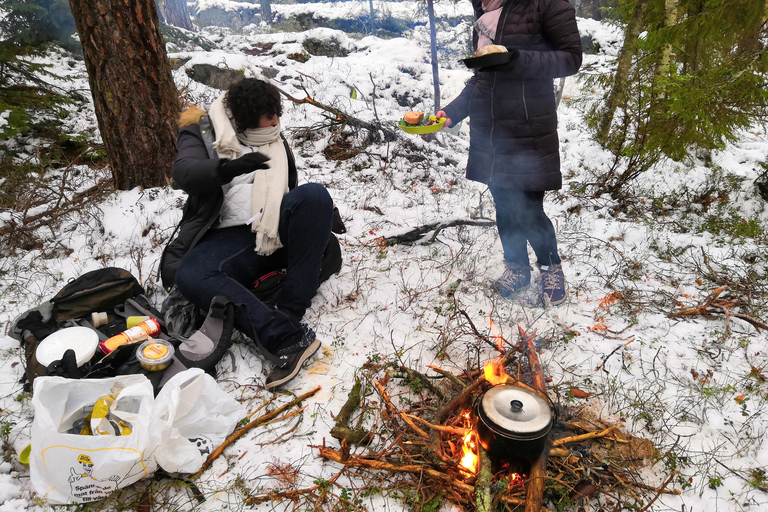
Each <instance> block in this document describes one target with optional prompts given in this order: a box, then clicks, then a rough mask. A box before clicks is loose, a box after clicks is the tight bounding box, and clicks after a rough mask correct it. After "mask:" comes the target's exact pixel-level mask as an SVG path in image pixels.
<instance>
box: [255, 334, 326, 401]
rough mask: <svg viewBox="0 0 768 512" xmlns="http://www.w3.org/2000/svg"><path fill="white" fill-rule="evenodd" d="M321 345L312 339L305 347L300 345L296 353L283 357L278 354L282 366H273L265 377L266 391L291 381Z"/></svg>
mask: <svg viewBox="0 0 768 512" xmlns="http://www.w3.org/2000/svg"><path fill="white" fill-rule="evenodd" d="M308 341H309V340H308ZM321 345H322V343H321V342H320V340H318V339H317V338H314V340H312V341H309V343H308V344H306V346H305V344H304V343H302V344H301V345H300V346H301V348H300V349H299V350H298V351H296V352H291V353H289V354H285V355H280V354H279V353H278V356H279V357H280V360H281V361H283V364H282V365H280V366H275V367H274V368H273V369H272V371H271V372H270V374H269V375H268V376H267V382H266V386H265V387H266V388H267V389H268V390H274V389H276V388H278V387H280V386H282V385H283V384H285V383H287V382H288V381H290V380H292V379H293V378H294V377H296V375H298V374H299V370H300V369H301V365H303V364H304V362H305V361H306V360H307V359H309V358H310V357H312V355H313V354H314V353H315V352H317V349H319V348H320V346H321Z"/></svg>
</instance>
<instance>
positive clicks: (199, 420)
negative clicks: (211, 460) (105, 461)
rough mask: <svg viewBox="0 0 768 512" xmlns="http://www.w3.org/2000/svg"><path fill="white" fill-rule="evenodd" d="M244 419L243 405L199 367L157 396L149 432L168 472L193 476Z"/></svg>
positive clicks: (175, 379)
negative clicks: (155, 439) (155, 442)
mask: <svg viewBox="0 0 768 512" xmlns="http://www.w3.org/2000/svg"><path fill="white" fill-rule="evenodd" d="M241 419H242V407H241V405H240V403H239V402H238V401H237V400H235V399H234V398H232V397H231V396H229V395H228V394H227V393H226V392H225V391H224V390H223V389H221V387H219V385H218V384H217V383H216V380H215V379H214V378H213V377H211V376H210V375H208V374H207V373H205V372H204V371H203V370H201V369H200V368H190V369H189V370H185V371H183V372H181V373H178V374H176V375H174V376H173V377H172V378H171V379H170V380H168V382H166V383H165V385H164V386H163V388H162V389H161V390H160V393H158V395H157V398H156V399H155V411H154V414H153V415H152V424H151V426H150V429H151V431H152V433H153V436H155V435H157V436H159V439H158V445H157V451H156V452H155V458H156V460H157V463H158V464H159V465H160V467H161V468H163V469H164V470H165V471H168V472H169V473H177V472H178V473H194V472H196V471H197V470H199V469H200V468H201V467H202V465H203V463H204V462H205V460H206V459H207V458H208V456H209V455H210V454H211V453H212V452H213V451H214V450H215V449H216V448H218V447H219V445H220V444H221V443H223V442H224V440H225V439H226V438H227V436H228V435H229V434H230V433H231V432H232V431H233V430H234V428H235V426H236V425H237V422H238V421H240V420H241Z"/></svg>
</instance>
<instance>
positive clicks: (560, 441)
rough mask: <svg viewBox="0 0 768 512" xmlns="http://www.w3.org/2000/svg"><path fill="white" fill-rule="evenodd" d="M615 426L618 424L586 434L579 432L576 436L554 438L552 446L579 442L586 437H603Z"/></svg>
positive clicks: (614, 428)
mask: <svg viewBox="0 0 768 512" xmlns="http://www.w3.org/2000/svg"><path fill="white" fill-rule="evenodd" d="M617 428H619V426H618V425H613V426H611V427H608V428H607V429H605V430H603V431H602V432H590V433H588V434H581V435H578V436H568V437H562V438H560V439H555V440H554V441H552V446H562V445H564V444H568V443H580V442H581V441H586V440H588V439H597V438H598V437H605V436H607V435H608V434H610V433H611V432H613V431H614V430H616V429H617Z"/></svg>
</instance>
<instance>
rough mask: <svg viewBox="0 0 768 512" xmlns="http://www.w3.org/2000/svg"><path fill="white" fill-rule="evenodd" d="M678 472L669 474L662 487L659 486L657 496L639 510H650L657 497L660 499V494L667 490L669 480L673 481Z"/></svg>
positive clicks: (643, 511) (640, 511)
mask: <svg viewBox="0 0 768 512" xmlns="http://www.w3.org/2000/svg"><path fill="white" fill-rule="evenodd" d="M676 474H677V471H673V472H672V473H670V474H669V476H668V477H667V479H666V481H665V482H664V483H663V484H661V487H659V491H658V492H657V493H656V496H654V497H653V499H652V500H651V501H649V502H648V504H647V505H645V506H644V507H643V508H641V509H640V510H639V512H645V511H646V510H650V509H651V505H653V503H654V502H655V501H656V500H657V499H659V496H661V495H662V494H663V493H664V491H665V490H666V488H667V486H668V485H669V482H671V481H672V479H673V478H674V477H675V475H676Z"/></svg>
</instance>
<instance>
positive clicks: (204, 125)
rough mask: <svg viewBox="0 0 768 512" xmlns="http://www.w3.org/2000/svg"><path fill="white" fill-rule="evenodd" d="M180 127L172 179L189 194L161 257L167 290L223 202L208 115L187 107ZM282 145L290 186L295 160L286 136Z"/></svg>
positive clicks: (215, 217) (293, 174)
mask: <svg viewBox="0 0 768 512" xmlns="http://www.w3.org/2000/svg"><path fill="white" fill-rule="evenodd" d="M186 123H189V124H186ZM179 127H180V128H181V131H180V132H179V138H178V147H179V149H178V153H177V154H176V160H175V161H174V163H173V181H174V183H176V185H178V186H179V187H180V188H181V189H182V190H183V191H184V192H186V193H187V194H189V198H188V199H187V202H186V204H185V205H184V213H183V214H182V217H181V222H179V226H178V227H177V228H176V229H177V231H178V236H176V237H175V238H173V237H171V241H170V242H169V243H168V245H167V246H166V247H165V250H164V251H163V255H162V257H161V258H160V275H161V277H162V280H163V286H164V287H165V289H166V290H168V289H170V288H171V287H172V286H173V284H174V282H175V280H176V270H177V269H178V268H179V263H181V260H182V259H183V258H184V256H186V254H187V253H188V252H189V251H190V249H192V248H193V247H194V246H195V245H197V242H198V241H200V239H201V238H202V236H203V235H204V234H205V233H206V232H207V231H208V229H209V228H210V227H211V226H212V225H213V223H214V222H215V221H216V220H217V219H218V216H219V211H220V210H221V204H222V203H223V202H224V192H223V190H222V186H223V185H224V183H223V182H222V179H221V177H220V176H219V172H218V168H219V158H218V156H217V155H216V153H215V150H214V149H213V141H214V137H215V136H214V133H213V128H212V127H211V123H210V120H209V119H208V116H207V115H205V112H204V111H202V110H200V109H194V110H192V111H187V112H185V113H184V114H182V119H181V122H180V126H179ZM283 145H284V146H285V151H286V152H287V153H288V188H290V189H293V188H294V187H295V186H296V182H297V181H298V177H297V172H296V162H295V160H294V157H293V152H292V151H291V147H290V146H289V145H288V142H287V141H286V140H285V138H283Z"/></svg>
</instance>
